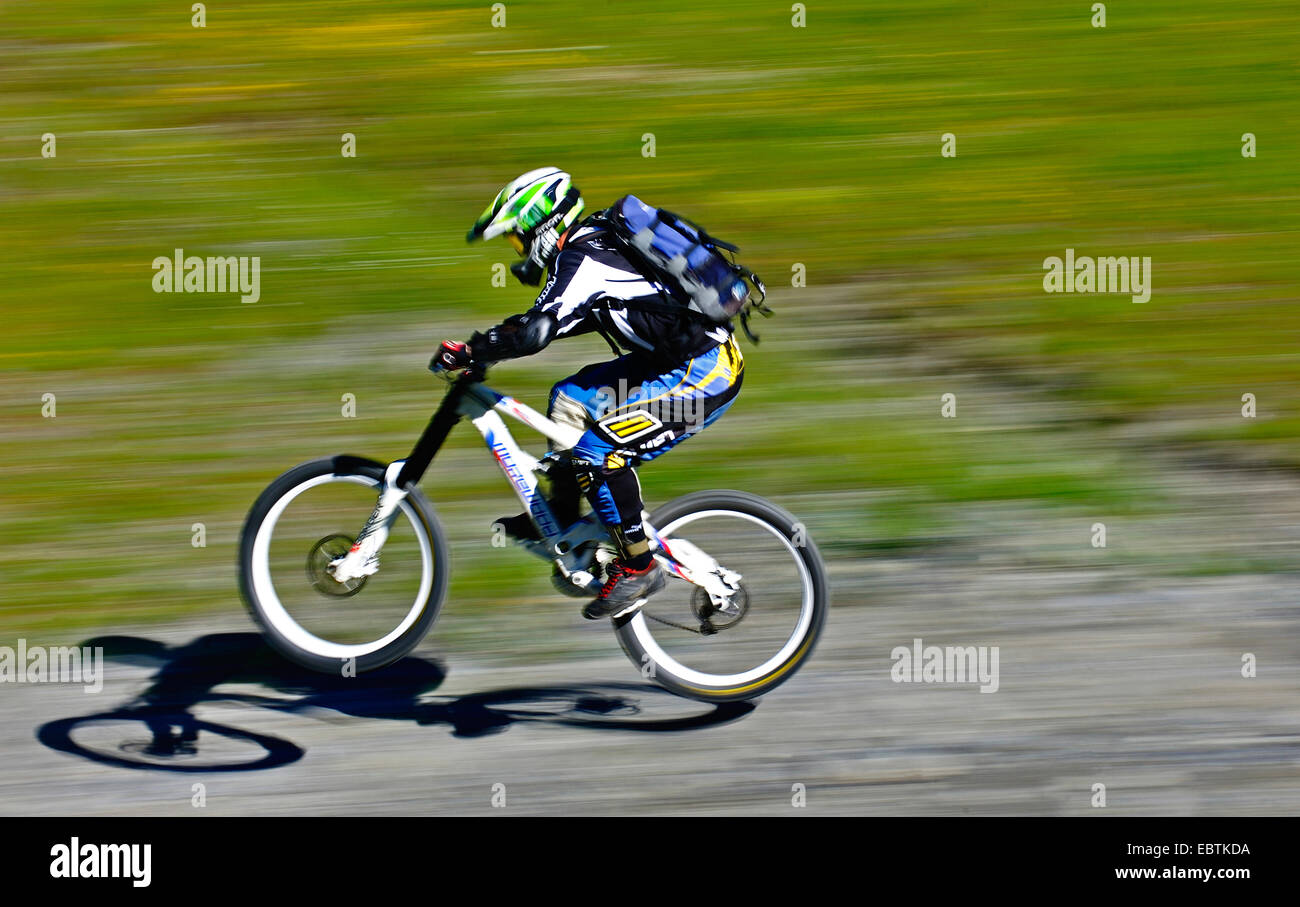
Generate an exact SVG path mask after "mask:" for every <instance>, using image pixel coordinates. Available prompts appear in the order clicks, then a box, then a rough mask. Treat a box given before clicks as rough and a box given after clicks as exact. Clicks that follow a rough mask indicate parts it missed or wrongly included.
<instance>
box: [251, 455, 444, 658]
mask: <svg viewBox="0 0 1300 907" xmlns="http://www.w3.org/2000/svg"><path fill="white" fill-rule="evenodd" d="M326 482H352V483H354V484H357V485H368V486H370V487H372V488H377V487H379V480H378V479H371V478H367V477H366V476H355V475H352V476H340V475H333V474H331V475H323V476H317V477H316V478H314V479H308V480H307V481H305V482H303V483H301V484H300V485H295V486H294V487H293V488H291V489H289V491H287V492H286V493H285V494H284V495H283V496H282V497H281V498H280V499H279V500H278V501H276V502H275V506H273V507H272V508H271V509H270V511H269V512H268V513H267V514H266V517H265V518H264V519H263V520H262V523H261V525H260V526H258V527H257V537H256V538H254V539H253V554H252V565H251V566H252V579H253V595H254V597H255V600H256V603H257V608H258V610H259V611H260V612H261V614H262V617H263V618H265V619H266V622H267V623H268V624H270V625H271V626H272V627H274V628H275V630H276V631H277V632H278V633H279V634H280V635H281V636H283V637H284V638H285V640H287V641H288V642H289V643H290V644H292V645H293V646H295V647H297V648H299V649H302V650H303V651H304V652H309V653H311V654H312V655H319V656H322V657H324V658H338V659H344V658H360V657H361V656H363V655H369V654H370V653H371V652H376V651H378V650H379V649H382V648H383V647H384V646H386V645H388V644H389V643H391V642H393V641H394V640H396V639H397V638H398V637H400V636H401V635H402V634H403V633H405V632H406V631H407V630H408V629H410V627H411V625H412V624H414V623H415V622H416V621H417V620H418V619H419V617H420V613H421V612H422V611H423V610H424V605H425V602H427V601H428V598H429V590H430V589H432V588H433V548H432V546H431V544H430V541H429V538H428V535H427V534H426V533H425V531H424V526H423V525H421V523H420V520H419V518H418V517H417V516H416V514H415V509H414V508H413V507H412V506H411V503H410V502H409V501H407V500H403V501H402V502H401V503H400V504H399V505H398V507H399V508H400V509H401V511H402V513H403V514H405V516H406V518H407V520H408V521H410V523H411V528H412V529H413V530H414V531H415V537H416V538H417V539H418V540H419V542H420V563H421V566H422V575H421V577H420V589H419V591H418V592H417V593H416V594H415V601H414V602H413V603H412V604H411V609H410V611H408V612H407V614H406V617H404V618H403V619H402V622H401V623H400V624H398V625H397V627H396V628H395V629H394V630H392V631H391V632H390V633H388V634H386V635H385V636H384V637H383V638H381V639H377V640H374V641H373V642H365V643H356V644H354V645H345V644H343V643H337V642H330V641H329V640H327V639H321V638H320V637H319V636H317V635H316V634H314V633H312V632H310V631H309V630H307V629H306V628H304V627H303V626H302V625H301V624H300V623H298V622H297V621H296V620H294V619H293V616H292V615H290V614H289V612H288V611H287V610H286V609H285V607H284V605H283V604H282V603H281V601H280V597H279V596H278V595H276V593H275V583H274V582H272V580H271V535H272V533H273V532H274V531H275V524H276V523H277V522H278V521H279V519H280V515H281V514H283V513H284V510H285V508H286V507H288V506H289V505H290V504H291V503H292V502H293V499H294V498H296V497H298V495H300V494H302V493H303V492H304V491H306V490H308V489H309V488H314V487H316V486H317V485H323V484H325V483H326Z"/></svg>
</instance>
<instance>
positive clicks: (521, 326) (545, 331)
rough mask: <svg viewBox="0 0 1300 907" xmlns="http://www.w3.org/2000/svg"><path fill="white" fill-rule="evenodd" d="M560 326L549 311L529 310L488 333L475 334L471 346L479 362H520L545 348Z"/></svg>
mask: <svg viewBox="0 0 1300 907" xmlns="http://www.w3.org/2000/svg"><path fill="white" fill-rule="evenodd" d="M558 327H559V322H557V321H556V320H555V316H554V315H552V314H551V313H550V312H540V311H536V310H534V311H529V312H525V313H524V314H522V315H514V316H512V317H510V318H507V319H506V320H505V321H503V322H502V323H501V324H499V325H497V326H496V327H494V328H492V329H490V330H489V331H488V332H487V333H486V334H475V335H474V336H472V337H470V339H469V345H470V349H471V350H472V351H473V355H474V361H476V362H498V361H500V360H502V359H518V358H519V357H520V356H531V355H532V354H533V353H537V352H540V351H541V350H542V349H544V348H545V347H546V345H547V344H548V343H550V342H551V340H552V339H553V338H554V337H555V331H556V329H557V328H558Z"/></svg>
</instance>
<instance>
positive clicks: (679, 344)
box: [435, 167, 744, 620]
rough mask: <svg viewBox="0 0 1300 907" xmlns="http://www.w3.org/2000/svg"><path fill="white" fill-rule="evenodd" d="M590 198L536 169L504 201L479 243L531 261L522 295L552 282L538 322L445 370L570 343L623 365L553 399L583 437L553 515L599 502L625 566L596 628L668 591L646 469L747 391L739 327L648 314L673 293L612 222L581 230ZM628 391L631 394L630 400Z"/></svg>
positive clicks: (457, 348) (608, 587)
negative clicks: (587, 344)
mask: <svg viewBox="0 0 1300 907" xmlns="http://www.w3.org/2000/svg"><path fill="white" fill-rule="evenodd" d="M583 209H584V204H583V200H582V195H581V194H580V193H579V192H578V190H577V189H576V188H574V186H573V183H572V179H571V178H570V176H569V174H567V173H565V172H563V171H561V170H559V169H557V168H555V167H544V168H541V169H539V170H531V171H529V172H528V173H525V174H523V175H522V176H520V177H518V178H517V179H515V180H512V181H511V182H510V183H509V184H508V185H507V186H506V187H505V188H503V189H502V190H501V191H500V192H499V193H497V196H496V198H495V199H494V200H493V201H492V203H491V204H490V205H488V207H487V209H486V210H485V211H484V212H483V214H482V215H481V216H480V217H479V219H478V221H476V222H475V224H474V227H473V229H471V230H470V231H469V235H468V237H467V239H468V240H469V241H470V242H473V241H474V240H476V239H492V238H494V237H497V236H504V237H505V238H506V239H507V240H508V241H509V242H510V244H511V245H512V246H513V247H514V249H515V251H516V252H517V253H518V254H519V255H520V256H521V260H520V261H519V262H517V263H515V264H514V265H512V266H511V268H510V270H511V272H512V273H513V274H514V275H515V276H516V277H517V278H518V279H519V280H520V282H522V283H524V284H528V285H532V286H537V285H538V284H539V283H541V277H542V275H543V273H544V272H548V271H549V274H550V276H549V279H548V280H547V282H546V285H545V286H544V287H543V288H542V291H541V295H539V296H538V297H537V301H536V302H535V303H533V307H532V308H531V309H529V310H528V311H527V312H524V313H522V314H519V315H514V316H512V317H510V318H507V319H506V320H505V321H503V322H502V323H501V324H498V325H496V326H495V327H493V328H491V329H489V330H488V331H487V332H485V333H478V332H476V333H474V334H473V335H472V336H470V338H469V340H468V341H465V342H456V341H450V340H447V341H443V343H442V347H441V349H440V350H439V352H438V354H437V356H436V357H435V358H436V359H437V361H438V362H439V364H440V365H442V366H443V367H444V368H448V369H453V370H454V369H461V368H465V367H467V366H469V365H471V364H475V363H491V362H498V361H501V360H504V359H514V358H518V357H520V356H529V355H532V354H533V353H536V352H538V351H539V350H541V349H542V348H544V347H545V346H546V345H547V344H549V343H550V342H551V341H552V340H554V339H556V338H558V337H575V336H578V335H580V334H588V333H593V332H594V333H598V334H600V335H601V336H603V337H604V338H605V339H606V341H607V342H609V344H610V346H611V348H614V349H615V351H616V352H618V351H621V350H626V351H627V354H626V355H621V356H619V357H618V358H616V359H613V360H611V361H608V362H601V363H597V364H594V365H588V366H587V367H586V368H583V369H581V370H580V371H578V372H577V373H576V374H574V375H570V376H569V377H568V378H565V379H564V380H562V381H560V382H559V383H557V384H556V385H555V386H554V387H553V388H551V394H550V405H549V407H548V410H547V414H548V416H549V417H550V418H551V419H553V420H555V421H556V422H560V423H563V424H568V425H571V426H574V427H575V428H578V429H581V430H582V431H583V434H582V437H581V438H580V439H579V440H578V442H577V443H576V444H575V445H574V446H573V448H572V449H571V450H570V451H568V452H567V453H568V458H569V462H570V463H571V465H572V471H570V472H566V471H565V470H553V473H552V475H553V481H552V489H553V501H552V503H553V506H554V508H555V512H556V518H557V520H558V521H559V522H560V525H562V526H568V525H571V524H572V523H573V522H575V521H576V520H577V519H578V492H579V490H581V492H582V493H583V494H584V495H585V496H586V499H587V501H588V502H589V503H590V504H591V507H592V509H593V510H594V511H595V513H596V515H597V516H598V518H599V519H600V521H601V522H602V523H603V524H605V525H606V526H607V527H608V528H609V529H610V531H611V534H612V535H613V537H614V539H615V540H616V542H617V543H618V548H619V555H618V558H617V559H616V560H615V561H614V562H613V563H611V564H610V565H609V567H608V569H607V573H606V576H607V579H606V581H605V583H604V585H603V586H602V588H601V591H600V594H599V595H598V596H597V597H596V599H595V600H593V601H591V602H589V603H588V604H587V605H586V606H585V607H584V608H583V610H582V614H583V616H584V617H586V618H588V619H590V620H597V619H599V618H602V617H622V616H624V615H627V614H632V613H633V612H635V611H636V610H637V609H639V608H640V607H641V606H642V605H644V604H645V601H646V599H647V598H649V597H650V596H651V595H653V594H654V593H656V592H658V591H659V590H660V589H662V588H663V586H664V584H665V578H664V575H663V570H662V568H660V567H659V566H658V564H657V563H656V562H655V560H654V558H653V557H652V555H651V552H650V548H649V543H648V540H647V539H646V534H645V529H644V527H643V526H642V523H641V507H642V504H641V485H640V482H639V481H638V479H637V476H636V471H635V468H636V466H637V465H638V464H639V463H644V462H647V461H649V460H652V459H654V458H655V457H658V456H660V455H661V454H663V453H664V452H665V451H667V450H670V449H671V448H673V447H674V446H676V445H677V444H678V443H680V442H681V441H682V440H684V439H686V438H688V437H690V436H691V435H692V434H695V433H696V432H698V431H699V430H701V429H703V428H705V427H706V426H708V425H710V424H712V423H713V422H714V421H715V420H716V419H717V418H718V417H719V416H721V415H722V414H723V413H724V412H725V411H726V410H727V408H728V407H729V406H731V403H732V401H733V400H735V398H736V395H737V393H739V391H740V385H741V379H742V377H743V372H744V361H743V360H742V358H741V355H740V349H739V346H738V345H737V343H736V339H735V337H734V335H733V333H732V330H731V327H730V326H729V325H725V324H724V325H715V324H711V323H706V322H703V321H701V320H699V319H697V318H695V317H693V316H692V315H690V314H688V313H687V312H686V311H685V310H684V309H683V310H681V311H680V312H679V311H674V310H672V309H671V308H670V307H665V306H662V305H660V306H657V307H649V306H647V307H645V308H640V307H638V306H637V304H636V303H637V301H638V300H654V299H661V298H662V296H661V288H660V287H659V285H657V284H656V283H655V282H654V281H653V280H651V279H648V278H647V277H646V276H645V275H643V274H642V273H640V272H639V271H638V270H637V269H636V268H635V267H634V266H633V265H632V264H631V263H629V261H628V260H627V258H625V257H624V256H623V255H622V254H621V253H620V252H619V251H618V247H617V244H615V243H614V242H612V241H611V240H610V238H609V236H608V234H607V229H608V227H607V222H605V221H604V219H603V217H602V216H601V215H600V214H599V213H598V214H597V215H593V216H591V217H588V218H586V219H585V220H579V218H580V217H581V215H582V212H583ZM624 389H626V391H624ZM498 522H500V523H502V524H503V526H504V527H505V530H506V532H507V533H508V534H509V535H511V536H512V537H514V538H516V539H537V538H539V535H538V532H537V529H536V527H535V526H534V525H533V522H532V519H531V517H530V516H529V514H528V513H522V514H519V515H518V516H514V517H508V518H505V519H502V520H500V521H498Z"/></svg>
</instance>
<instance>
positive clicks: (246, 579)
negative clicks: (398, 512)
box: [239, 455, 450, 674]
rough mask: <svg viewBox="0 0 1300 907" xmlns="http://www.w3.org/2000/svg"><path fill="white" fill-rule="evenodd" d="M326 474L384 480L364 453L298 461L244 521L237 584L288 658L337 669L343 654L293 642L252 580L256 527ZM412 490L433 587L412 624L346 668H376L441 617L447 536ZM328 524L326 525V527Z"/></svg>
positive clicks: (378, 467)
mask: <svg viewBox="0 0 1300 907" xmlns="http://www.w3.org/2000/svg"><path fill="white" fill-rule="evenodd" d="M323 476H340V477H343V476H357V477H361V478H363V479H366V480H369V481H373V482H376V483H378V482H380V481H382V480H383V476H384V465H383V464H382V463H378V462H376V461H374V460H368V459H365V458H362V457H353V456H346V455H343V456H335V457H323V458H321V459H319V460H312V461H310V462H307V463H303V464H302V465H300V466H295V467H294V468H293V469H290V470H289V471H288V472H286V473H284V474H283V475H281V476H280V477H279V478H277V479H276V480H275V481H273V482H272V483H271V484H270V485H268V486H267V487H266V490H264V491H263V492H262V493H261V495H259V496H258V498H257V500H256V501H255V502H254V503H253V507H252V509H251V510H250V511H249V513H248V518H247V519H246V520H245V521H244V528H243V532H242V533H241V535H240V540H239V589H240V592H241V594H242V595H243V599H244V604H245V605H246V606H247V607H248V611H249V614H251V615H252V617H253V620H254V621H255V622H256V623H257V625H258V627H259V628H260V629H261V631H262V634H263V636H264V637H265V638H266V641H267V643H268V644H270V646H271V647H272V648H274V649H275V650H276V651H277V652H279V653H280V654H281V655H283V656H284V657H285V658H288V659H289V660H290V661H293V662H295V663H296V664H299V665H302V666H303V667H305V668H308V669H309V670H313V671H320V672H322V673H327V674H337V673H339V672H340V671H341V670H343V668H344V664H343V659H341V658H339V657H337V656H333V655H322V654H319V653H316V652H313V651H311V650H309V649H306V648H304V647H303V646H302V645H299V644H297V643H295V642H294V641H293V640H292V639H290V638H289V636H288V635H286V634H285V633H284V632H282V631H281V630H280V629H279V628H278V627H277V626H276V624H275V621H274V620H272V619H270V618H269V617H268V614H267V610H266V603H265V602H263V601H260V600H259V597H258V593H257V583H256V582H255V580H254V572H253V567H254V564H253V559H254V545H255V541H256V538H257V533H258V530H259V528H260V527H261V526H262V523H263V521H264V520H265V519H266V518H267V516H268V514H269V513H270V512H271V510H272V508H273V507H275V505H276V503H277V502H278V501H279V500H280V499H281V498H282V497H284V496H285V495H286V494H288V493H289V492H290V491H292V490H293V489H295V488H297V487H298V486H299V485H301V484H303V483H304V482H307V481H309V480H312V479H315V478H318V477H323ZM408 491H409V494H408V495H407V497H406V501H405V503H408V504H409V505H410V510H409V511H408V515H409V516H411V517H412V518H413V525H414V526H415V527H417V529H416V531H417V533H423V534H424V535H425V537H426V538H427V540H428V543H429V547H430V551H431V555H432V569H433V576H432V582H431V583H430V586H429V592H428V594H427V596H425V598H424V601H423V603H422V605H421V606H420V612H419V615H418V617H417V618H416V620H415V621H414V622H413V623H412V624H411V626H409V627H408V628H407V629H406V630H405V631H404V632H403V633H402V634H401V635H400V636H398V637H397V638H396V639H394V640H392V641H391V642H389V643H387V644H386V645H384V646H382V647H380V648H378V649H375V650H374V651H370V652H366V653H365V654H360V655H356V656H355V657H353V658H351V659H349V660H350V661H351V662H352V664H351V665H348V668H350V669H353V670H355V671H356V672H357V673H362V672H365V671H373V670H375V669H376V668H382V667H383V666H384V665H387V664H391V663H392V662H394V661H397V660H398V659H399V658H401V657H403V656H404V655H406V654H407V653H409V652H410V651H411V650H412V649H414V648H415V647H416V646H417V645H419V643H420V641H421V640H422V639H424V637H425V636H426V635H427V634H428V632H429V629H430V627H432V626H433V622H434V621H435V620H436V619H437V617H438V612H439V610H440V609H441V607H442V600H443V597H444V596H445V594H446V591H447V572H448V571H447V567H448V564H449V562H450V556H449V554H448V550H447V540H446V537H445V535H444V534H443V531H442V527H441V525H440V524H439V523H438V518H437V515H436V514H435V513H434V510H433V506H432V505H431V504H430V503H429V501H428V499H427V498H425V497H424V495H423V494H421V493H420V490H419V489H418V488H415V487H410V488H409V489H408ZM364 519H365V514H360V515H359V522H358V528H359V527H360V521H361V520H364ZM328 528H329V527H323V528H322V531H324V530H325V529H328ZM359 607H360V606H359Z"/></svg>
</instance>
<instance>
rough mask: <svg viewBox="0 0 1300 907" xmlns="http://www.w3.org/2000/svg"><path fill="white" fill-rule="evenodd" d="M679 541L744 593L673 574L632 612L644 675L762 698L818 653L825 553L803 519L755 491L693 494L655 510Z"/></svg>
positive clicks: (624, 634)
mask: <svg viewBox="0 0 1300 907" xmlns="http://www.w3.org/2000/svg"><path fill="white" fill-rule="evenodd" d="M650 522H651V523H652V524H653V525H654V526H655V528H656V530H657V531H658V532H659V535H660V537H661V538H663V539H664V541H665V543H666V545H667V546H668V547H669V548H670V549H671V548H672V544H673V541H674V540H686V541H689V543H690V544H691V545H692V546H694V547H695V548H698V549H700V550H701V551H702V552H704V554H705V555H707V557H708V558H709V559H712V561H714V562H716V564H717V566H718V568H719V570H720V571H721V572H722V573H723V574H725V575H726V576H728V577H729V578H730V581H731V582H732V583H733V584H734V587H735V592H734V594H733V595H731V596H729V598H728V600H727V601H726V602H725V606H724V607H723V608H719V606H718V603H717V602H715V601H713V599H712V598H711V597H710V595H709V593H708V591H707V590H706V589H705V588H704V587H702V586H700V585H696V584H694V583H691V582H688V581H686V580H685V579H682V578H680V577H675V576H674V577H673V578H671V579H670V580H669V583H668V585H667V587H666V588H665V589H664V590H663V591H661V592H659V593H658V594H656V595H655V596H654V597H653V598H651V599H650V600H649V602H647V603H646V605H645V606H644V607H643V608H642V609H641V610H640V611H638V612H637V613H636V614H634V615H632V616H631V617H630V618H627V619H624V620H622V621H616V622H615V629H616V632H617V634H618V639H619V643H620V644H621V645H622V646H623V650H624V651H625V652H626V653H627V655H628V657H629V658H631V659H632V661H633V663H634V664H636V665H637V667H638V668H639V669H640V670H641V672H642V675H643V676H644V677H646V678H647V679H652V680H654V681H656V682H657V683H659V684H661V685H663V686H664V687H666V688H668V689H670V690H672V691H673V692H675V693H678V694H680V695H683V696H687V697H690V698H692V699H699V700H702V701H705V702H724V701H729V700H740V699H754V698H756V697H758V696H761V695H762V694H764V693H766V692H768V691H770V690H772V689H774V688H775V687H777V686H778V685H780V684H781V683H784V682H785V681H786V680H788V679H789V678H790V677H791V676H792V675H793V674H794V673H795V671H796V670H798V668H799V666H800V665H802V664H803V663H804V662H805V661H806V660H807V658H808V656H809V655H810V654H811V652H812V650H813V647H814V645H815V644H816V642H817V638H818V636H819V635H820V634H821V629H822V626H823V624H824V623H825V621H826V614H827V611H828V610H829V608H830V590H829V585H828V583H827V580H826V569H825V567H824V565H823V564H822V560H821V555H820V554H819V553H818V552H817V547H816V546H815V545H814V544H813V542H812V539H811V538H809V537H808V533H807V531H806V529H805V528H804V526H803V525H802V524H800V523H799V522H798V521H797V520H795V519H794V517H792V516H791V515H790V514H789V513H786V512H785V511H784V510H782V509H781V508H779V507H777V506H776V505H774V504H771V503H769V502H768V501H765V500H763V499H762V498H760V497H757V496H756V495H752V494H747V493H745V492H741V491H708V492H701V493H698V494H691V495H686V496H685V497H682V498H679V499H677V500H675V501H672V502H671V503H669V504H666V505H664V506H663V507H662V508H660V509H659V510H656V511H655V512H654V513H653V514H652V515H651V517H650Z"/></svg>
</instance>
